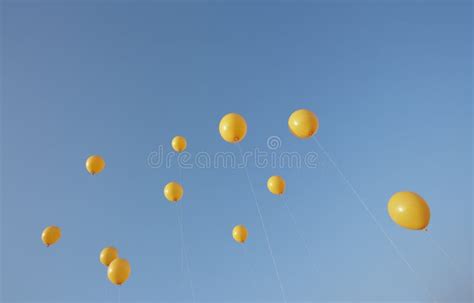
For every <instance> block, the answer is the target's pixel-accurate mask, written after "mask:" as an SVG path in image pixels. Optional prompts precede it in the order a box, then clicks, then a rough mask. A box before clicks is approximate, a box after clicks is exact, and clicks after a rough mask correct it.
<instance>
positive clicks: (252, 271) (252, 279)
mask: <svg viewBox="0 0 474 303" xmlns="http://www.w3.org/2000/svg"><path fill="white" fill-rule="evenodd" d="M242 246H243V248H244V258H245V259H247V260H248V265H249V267H250V274H251V279H250V281H251V282H250V283H251V284H252V288H253V289H254V291H257V283H256V282H255V270H254V268H253V262H252V258H251V257H250V254H249V252H248V250H247V245H246V244H245V243H243V244H242Z"/></svg>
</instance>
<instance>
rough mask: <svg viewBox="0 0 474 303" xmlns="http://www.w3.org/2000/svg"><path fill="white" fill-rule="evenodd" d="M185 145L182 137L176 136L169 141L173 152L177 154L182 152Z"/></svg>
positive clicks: (184, 139)
mask: <svg viewBox="0 0 474 303" xmlns="http://www.w3.org/2000/svg"><path fill="white" fill-rule="evenodd" d="M187 145H188V143H187V142H186V138H185V137H182V136H176V137H174V138H173V140H172V141H171V147H173V149H174V151H175V152H178V153H180V152H182V151H184V150H185V149H186V146H187Z"/></svg>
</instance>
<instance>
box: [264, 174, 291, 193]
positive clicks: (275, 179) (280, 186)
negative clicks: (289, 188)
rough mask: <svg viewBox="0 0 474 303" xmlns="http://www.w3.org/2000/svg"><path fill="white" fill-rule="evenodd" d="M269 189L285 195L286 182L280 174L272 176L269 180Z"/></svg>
mask: <svg viewBox="0 0 474 303" xmlns="http://www.w3.org/2000/svg"><path fill="white" fill-rule="evenodd" d="M267 187H268V190H269V191H270V192H271V193H272V194H274V195H283V193H284V192H285V187H286V183H285V180H284V179H283V178H282V177H280V176H271V177H270V178H268V181H267Z"/></svg>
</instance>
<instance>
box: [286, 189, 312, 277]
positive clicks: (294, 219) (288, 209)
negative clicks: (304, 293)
mask: <svg viewBox="0 0 474 303" xmlns="http://www.w3.org/2000/svg"><path fill="white" fill-rule="evenodd" d="M282 200H283V205H284V206H285V208H286V210H287V212H288V215H289V217H290V219H291V221H292V222H293V225H294V226H295V229H296V233H297V234H298V236H299V237H300V239H301V241H302V242H303V246H304V248H305V250H306V254H307V255H308V258H309V259H310V261H311V265H312V267H313V271H314V274H315V275H316V273H317V272H318V269H317V267H316V264H315V263H314V261H313V258H312V254H311V252H310V250H309V245H308V241H307V240H306V237H305V236H304V234H303V231H302V230H301V229H300V227H299V224H298V222H297V221H296V217H295V216H294V215H293V212H292V211H291V209H290V207H289V206H288V201H287V200H286V199H285V198H283V199H282Z"/></svg>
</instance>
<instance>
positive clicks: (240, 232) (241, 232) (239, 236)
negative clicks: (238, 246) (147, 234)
mask: <svg viewBox="0 0 474 303" xmlns="http://www.w3.org/2000/svg"><path fill="white" fill-rule="evenodd" d="M247 236H248V232H247V228H245V226H243V225H236V226H235V227H234V229H233V230H232V237H233V238H234V240H235V241H236V242H238V243H244V242H245V240H247Z"/></svg>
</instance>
